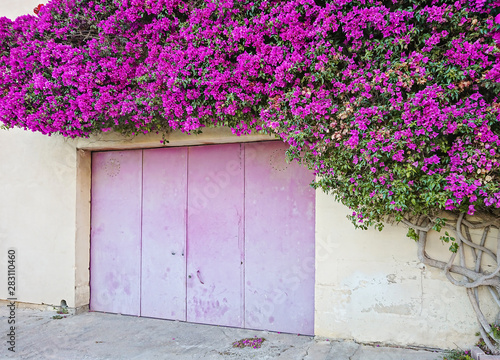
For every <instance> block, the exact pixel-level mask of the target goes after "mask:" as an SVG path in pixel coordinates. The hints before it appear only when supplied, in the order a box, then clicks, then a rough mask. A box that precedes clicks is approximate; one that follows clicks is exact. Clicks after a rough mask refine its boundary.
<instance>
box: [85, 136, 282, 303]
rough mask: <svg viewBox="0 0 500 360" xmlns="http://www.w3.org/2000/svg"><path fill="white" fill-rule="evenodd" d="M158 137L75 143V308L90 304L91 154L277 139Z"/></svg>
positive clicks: (261, 137)
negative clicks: (164, 142) (165, 142)
mask: <svg viewBox="0 0 500 360" xmlns="http://www.w3.org/2000/svg"><path fill="white" fill-rule="evenodd" d="M161 140H162V137H161V136H160V135H144V136H137V137H135V138H132V139H130V138H126V137H124V136H121V135H117V134H102V135H99V136H95V137H92V138H90V139H79V140H78V144H77V171H76V191H77V193H76V234H75V235H76V242H75V264H76V267H75V307H76V308H77V310H78V311H88V309H89V303H90V271H92V269H90V227H91V183H92V171H91V167H92V161H91V159H92V152H95V151H113V150H132V149H151V148H162V147H185V146H196V145H212V144H229V143H250V142H264V141H276V140H279V139H277V138H275V137H273V136H269V135H259V134H256V135H246V136H236V135H233V134H232V133H231V132H230V131H229V129H225V128H216V129H206V130H204V132H203V133H202V134H199V135H188V134H183V133H181V132H174V133H171V134H168V136H167V140H168V141H169V142H168V143H167V144H166V145H163V144H162V143H161V142H160V141H161Z"/></svg>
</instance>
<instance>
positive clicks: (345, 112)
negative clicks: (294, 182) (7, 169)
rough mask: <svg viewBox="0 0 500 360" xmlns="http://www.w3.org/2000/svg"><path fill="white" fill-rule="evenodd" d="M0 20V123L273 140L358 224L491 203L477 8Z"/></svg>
mask: <svg viewBox="0 0 500 360" xmlns="http://www.w3.org/2000/svg"><path fill="white" fill-rule="evenodd" d="M35 13H36V14H37V16H32V15H26V16H21V17H19V18H17V19H16V20H14V21H11V20H9V19H6V18H1V19H0V73H1V76H0V120H1V121H2V122H3V123H4V124H5V125H6V126H8V127H12V126H17V127H21V128H24V129H29V130H32V131H37V132H41V133H43V134H49V135H50V134H61V135H63V136H68V137H82V136H88V135H89V134H91V133H93V132H102V131H110V130H114V131H121V132H124V133H126V134H132V133H133V134H135V133H140V132H144V133H147V132H151V131H158V132H166V131H172V130H181V131H185V132H199V131H201V130H202V129H203V128H204V127H206V126H229V127H231V128H232V129H233V132H234V133H236V134H246V133H248V132H250V131H266V132H269V133H273V134H275V135H276V136H278V137H279V138H281V139H282V140H283V141H285V142H287V143H288V144H289V145H290V150H289V154H290V156H291V157H298V158H301V159H302V160H303V161H304V162H305V163H306V164H307V165H308V166H309V167H310V168H311V169H313V170H314V171H315V173H316V174H317V175H318V176H319V177H318V180H317V181H316V186H319V187H322V188H323V189H325V190H327V191H331V192H333V193H334V194H335V195H336V196H337V198H338V199H339V200H341V201H342V202H343V203H344V204H346V205H348V206H349V207H351V208H352V210H353V215H352V217H351V218H352V220H353V221H355V222H356V223H357V224H358V225H360V226H365V225H366V224H375V223H378V222H379V221H380V220H381V218H382V216H383V215H385V214H393V215H394V216H396V217H398V216H400V215H401V214H405V213H414V214H421V213H426V214H427V213H429V212H431V211H437V210H439V209H446V210H450V211H462V212H466V213H469V214H473V213H475V212H476V211H488V209H496V208H499V207H500V186H499V181H498V179H499V176H500V173H499V168H500V155H499V150H498V149H499V145H500V140H499V136H500V115H499V111H500V110H499V109H500V101H499V98H498V93H499V90H500V84H499V82H500V61H499V56H500V53H499V51H500V46H499V37H500V31H499V27H500V26H499V25H498V21H499V18H498V16H499V10H498V1H491V0H476V1H466V0H429V1H420V0H383V1H381V0H336V1H333V0H332V1H328V0H291V1H282V0H255V1H248V0H244V1H233V0H207V1H201V0H199V1H182V0H92V1H90V0H52V1H50V2H48V3H47V4H45V5H44V6H38V7H37V8H36V9H35Z"/></svg>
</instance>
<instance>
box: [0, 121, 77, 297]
mask: <svg viewBox="0 0 500 360" xmlns="http://www.w3.org/2000/svg"><path fill="white" fill-rule="evenodd" d="M75 160H76V157H75V147H74V145H72V144H71V143H70V142H68V141H66V140H64V139H63V138H60V137H47V136H43V135H41V134H35V133H31V132H26V131H23V130H19V129H11V130H0V204H1V206H0V259H2V261H1V264H3V265H2V270H1V271H2V272H3V276H0V298H3V299H5V298H7V297H8V296H7V284H6V280H7V279H6V274H5V272H6V264H7V249H8V248H11V247H12V248H15V249H16V251H17V267H16V268H17V287H16V290H17V297H18V299H19V300H21V301H24V302H30V303H45V304H57V305H59V304H60V301H61V300H62V299H64V300H66V301H67V302H68V305H70V306H73V298H74V295H73V293H74V290H73V285H74V259H75V246H74V241H75V240H74V239H75V206H76V203H75V191H76V190H75V179H76V176H75V175H76V162H75Z"/></svg>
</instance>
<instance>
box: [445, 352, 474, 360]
mask: <svg viewBox="0 0 500 360" xmlns="http://www.w3.org/2000/svg"><path fill="white" fill-rule="evenodd" d="M443 360H474V359H473V358H472V357H471V356H470V351H467V350H466V351H464V350H450V351H447V352H446V354H445V355H444V356H443Z"/></svg>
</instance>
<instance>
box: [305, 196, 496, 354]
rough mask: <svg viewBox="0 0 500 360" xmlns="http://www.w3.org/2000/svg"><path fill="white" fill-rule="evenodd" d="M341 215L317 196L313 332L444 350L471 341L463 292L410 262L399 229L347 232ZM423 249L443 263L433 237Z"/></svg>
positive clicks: (409, 244)
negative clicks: (442, 348)
mask: <svg viewBox="0 0 500 360" xmlns="http://www.w3.org/2000/svg"><path fill="white" fill-rule="evenodd" d="M347 214H348V209H347V208H346V207H344V206H343V205H340V204H338V203H336V202H334V201H333V199H332V198H331V197H330V196H328V195H325V194H324V193H322V192H320V191H318V192H317V194H316V317H315V328H316V330H315V333H316V335H320V336H326V337H332V338H338V337H340V338H347V339H355V340H357V341H362V342H388V343H393V344H414V345H426V346H433V347H447V348H455V347H456V345H458V346H461V347H463V348H467V347H468V346H470V345H471V344H472V343H473V342H475V341H476V340H477V337H475V336H474V334H475V333H476V331H478V326H477V322H476V316H475V314H474V312H473V310H472V307H471V305H470V303H469V300H468V298H467V295H466V293H465V289H463V288H459V287H457V286H455V285H452V284H451V283H450V282H449V281H448V280H447V279H446V277H445V276H444V274H443V272H442V271H440V270H437V269H434V268H430V267H426V266H424V265H423V264H422V263H420V262H419V261H418V258H417V245H416V243H415V242H414V241H413V240H411V239H409V238H407V237H406V231H407V229H406V228H404V227H402V226H392V225H386V227H385V228H384V230H383V231H382V232H379V231H378V230H375V229H369V230H367V231H363V230H354V227H353V225H352V224H351V223H350V222H349V220H348V219H347V218H346V215H347ZM495 234H496V233H495ZM429 244H430V245H431V246H430V247H429V253H430V254H431V255H432V256H437V257H438V258H440V259H444V260H445V261H447V260H448V257H449V255H450V253H449V251H448V247H449V244H448V245H446V244H442V243H441V241H440V240H439V236H437V235H436V234H433V236H430V237H429ZM482 295H483V296H485V299H487V296H488V295H487V294H482Z"/></svg>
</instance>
